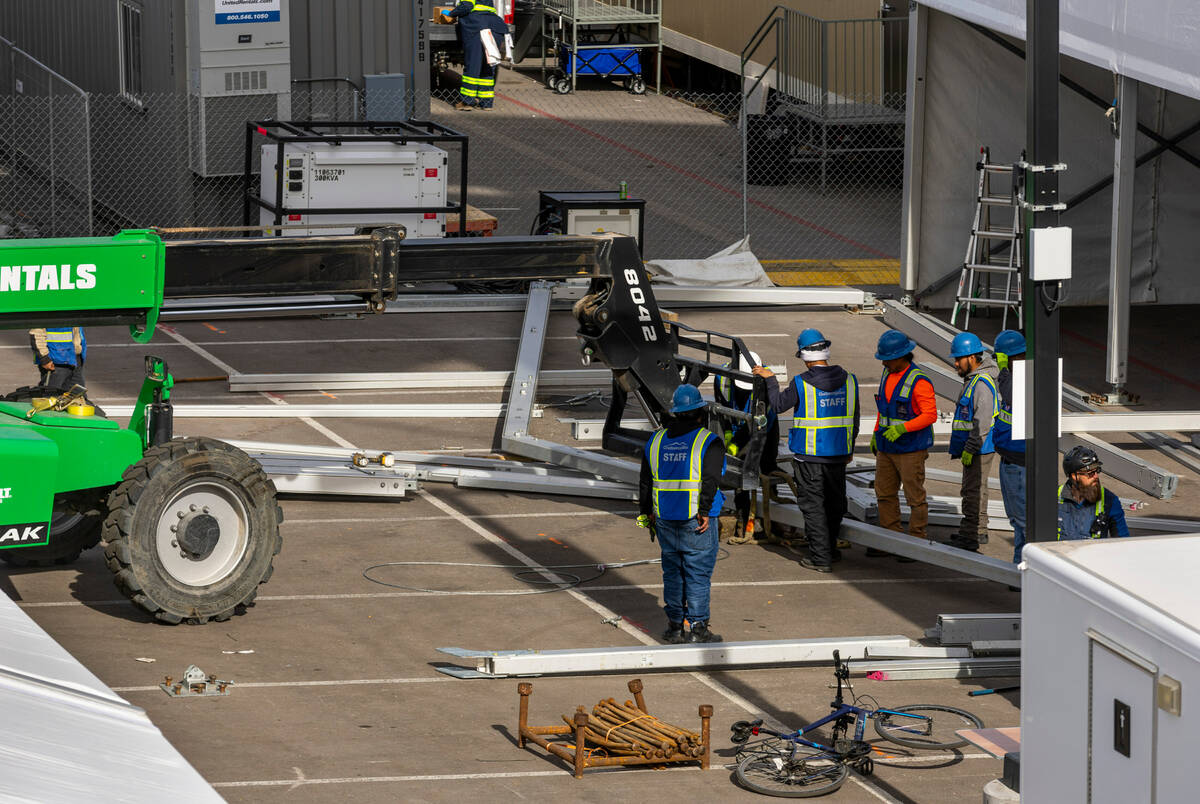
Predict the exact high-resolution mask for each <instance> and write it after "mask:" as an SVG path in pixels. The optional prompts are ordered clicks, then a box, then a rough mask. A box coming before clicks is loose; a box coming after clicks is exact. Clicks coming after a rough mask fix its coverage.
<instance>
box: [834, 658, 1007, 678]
mask: <svg viewBox="0 0 1200 804" xmlns="http://www.w3.org/2000/svg"><path fill="white" fill-rule="evenodd" d="M850 671H851V672H852V673H854V674H855V675H867V674H869V673H884V674H886V676H887V680H889V681H905V680H912V679H923V678H997V677H1004V678H1016V677H1017V676H1020V675H1021V660H1020V659H1019V658H1015V657H1012V656H987V657H976V658H971V659H897V660H895V661H890V662H876V661H866V662H861V663H855V664H852V665H851V666H850Z"/></svg>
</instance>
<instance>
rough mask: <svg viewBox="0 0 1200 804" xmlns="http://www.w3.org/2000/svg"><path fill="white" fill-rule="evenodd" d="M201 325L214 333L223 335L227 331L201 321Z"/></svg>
mask: <svg viewBox="0 0 1200 804" xmlns="http://www.w3.org/2000/svg"><path fill="white" fill-rule="evenodd" d="M200 323H201V324H203V325H204V326H206V327H208V328H209V329H211V330H212V331H213V332H219V333H220V334H222V335H224V334H225V330H223V329H217V328H216V327H214V326H213V325H212V324H210V323H208V322H207V321H201V322H200Z"/></svg>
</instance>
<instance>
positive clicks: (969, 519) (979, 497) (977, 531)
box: [958, 452, 996, 547]
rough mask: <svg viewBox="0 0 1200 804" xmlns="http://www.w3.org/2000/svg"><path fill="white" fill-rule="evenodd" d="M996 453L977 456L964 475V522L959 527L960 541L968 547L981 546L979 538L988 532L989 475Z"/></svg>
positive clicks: (964, 468) (965, 468)
mask: <svg viewBox="0 0 1200 804" xmlns="http://www.w3.org/2000/svg"><path fill="white" fill-rule="evenodd" d="M995 457H996V453H994V452H989V453H987V454H986V455H976V456H975V460H973V461H971V465H970V466H964V467H963V473H962V522H961V523H960V524H959V526H958V541H961V542H964V543H965V544H966V546H968V547H969V546H971V545H972V544H973V545H974V546H976V547H978V546H979V541H980V539H979V537H980V536H986V535H987V532H988V512H987V504H988V482H987V481H988V475H989V474H991V471H992V460H993V459H994V458H995Z"/></svg>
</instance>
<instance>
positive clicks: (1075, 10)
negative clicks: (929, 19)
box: [922, 0, 1200, 99]
mask: <svg viewBox="0 0 1200 804" xmlns="http://www.w3.org/2000/svg"><path fill="white" fill-rule="evenodd" d="M1025 4H1026V0H927V1H926V2H923V3H922V5H925V6H928V7H929V8H931V9H937V10H939V11H944V12H947V13H949V14H953V15H954V16H956V17H961V18H962V19H965V20H970V21H971V22H976V23H979V24H980V25H984V26H986V27H988V28H991V29H992V30H995V31H999V32H1000V33H1004V34H1008V35H1010V36H1014V37H1017V38H1018V39H1024V38H1025ZM1059 20H1060V27H1061V29H1062V34H1061V36H1060V49H1061V51H1062V52H1063V53H1064V54H1066V55H1068V56H1071V57H1073V58H1076V59H1080V60H1082V61H1085V62H1087V63H1089V64H1093V65H1096V66H1097V67H1100V68H1102V69H1104V70H1106V71H1108V72H1114V73H1120V74H1121V75H1127V76H1129V77H1130V78H1134V79H1136V80H1138V81H1142V82H1144V83H1147V84H1151V85H1153V86H1156V87H1162V88H1163V89H1167V90H1170V91H1172V92H1177V93H1179V94H1182V95H1187V96H1190V97H1193V98H1198V99H1200V47H1197V46H1196V43H1197V41H1198V40H1200V6H1197V5H1196V4H1195V3H1192V2H1178V0H1175V2H1173V1H1172V0H1136V2H1133V0H1061V3H1060V11H1059Z"/></svg>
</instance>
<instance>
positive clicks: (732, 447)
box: [725, 443, 738, 458]
mask: <svg viewBox="0 0 1200 804" xmlns="http://www.w3.org/2000/svg"><path fill="white" fill-rule="evenodd" d="M725 451H726V452H728V453H729V455H730V457H733V458H736V457H737V454H738V445H737V444H733V443H731V444H729V445H728V446H726V447H725Z"/></svg>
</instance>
